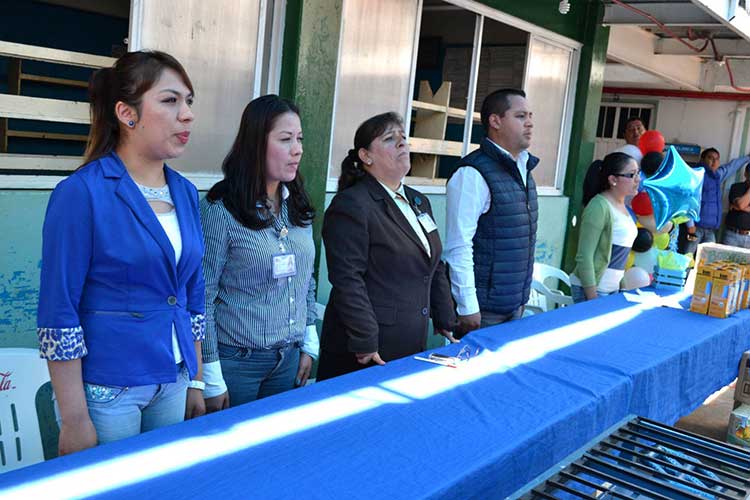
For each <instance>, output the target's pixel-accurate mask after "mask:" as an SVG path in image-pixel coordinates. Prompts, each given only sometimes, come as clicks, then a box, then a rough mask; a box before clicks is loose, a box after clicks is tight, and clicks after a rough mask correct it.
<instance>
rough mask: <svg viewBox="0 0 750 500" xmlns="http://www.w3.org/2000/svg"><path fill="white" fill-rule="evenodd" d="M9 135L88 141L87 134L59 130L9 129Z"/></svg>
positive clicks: (25, 137) (27, 137) (26, 137)
mask: <svg viewBox="0 0 750 500" xmlns="http://www.w3.org/2000/svg"><path fill="white" fill-rule="evenodd" d="M8 137H22V138H24V139H51V140H55V141H78V142H86V141H88V136H87V135H81V134H60V133H57V132H31V131H28V130H8Z"/></svg>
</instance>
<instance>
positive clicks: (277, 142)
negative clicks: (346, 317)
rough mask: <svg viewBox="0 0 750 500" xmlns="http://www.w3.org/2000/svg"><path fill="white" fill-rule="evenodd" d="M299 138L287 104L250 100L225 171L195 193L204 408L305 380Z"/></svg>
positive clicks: (269, 98)
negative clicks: (201, 251) (202, 282)
mask: <svg viewBox="0 0 750 500" xmlns="http://www.w3.org/2000/svg"><path fill="white" fill-rule="evenodd" d="M302 139H303V136H302V126H301V123H300V117H299V110H298V109H297V107H296V106H295V105H294V104H293V103H291V102H290V101H287V100H286V99H282V98H280V97H278V96H276V95H266V96H262V97H258V98H257V99H254V100H253V101H251V102H250V103H249V104H248V105H247V106H246V107H245V111H244V112H243V113H242V118H241V120H240V128H239V131H238V132H237V138H236V139H235V141H234V144H233V145H232V148H231V150H230V151H229V154H227V156H226V158H225V159H224V163H223V164H222V171H223V173H224V179H223V180H222V181H219V182H218V183H217V184H215V185H214V186H213V187H212V188H211V190H210V191H209V192H208V194H207V195H206V198H205V199H204V200H203V201H201V220H202V221H203V233H204V237H205V244H206V254H205V257H204V259H203V267H204V272H205V277H206V297H205V300H206V340H205V342H204V349H203V363H204V378H205V381H206V392H205V397H206V408H207V411H209V412H211V411H216V410H220V409H223V408H226V407H228V406H229V404H230V403H231V404H232V405H233V406H238V405H241V404H244V403H247V402H250V401H254V400H256V399H259V398H263V397H266V396H271V395H273V394H277V393H280V392H283V391H287V390H289V389H292V388H294V387H295V386H301V385H304V384H305V383H306V382H307V379H308V377H309V376H310V370H311V368H312V362H313V359H314V358H316V357H317V356H318V334H317V331H316V329H315V319H316V315H315V280H314V279H313V267H314V262H315V244H314V243H313V236H312V222H313V219H314V217H315V210H314V209H313V207H312V204H311V202H310V197H309V196H308V195H307V192H306V191H305V187H304V183H303V180H302V176H301V175H300V173H299V163H300V160H301V158H302Z"/></svg>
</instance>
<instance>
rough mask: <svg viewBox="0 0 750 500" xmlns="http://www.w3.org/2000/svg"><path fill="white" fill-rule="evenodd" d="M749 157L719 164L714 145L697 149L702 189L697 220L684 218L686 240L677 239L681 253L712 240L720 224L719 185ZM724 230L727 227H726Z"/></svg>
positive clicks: (695, 248)
mask: <svg viewBox="0 0 750 500" xmlns="http://www.w3.org/2000/svg"><path fill="white" fill-rule="evenodd" d="M748 161H750V157H748V156H743V157H741V158H737V159H735V160H732V161H730V162H729V163H725V164H724V165H721V166H719V164H720V162H721V157H720V156H719V152H718V151H717V150H716V149H715V148H706V149H704V150H703V152H702V153H701V161H700V163H699V164H698V166H699V167H703V168H704V169H705V171H706V173H705V175H704V176H703V191H702V193H701V212H700V220H699V221H698V222H693V221H688V223H687V234H686V238H685V240H686V241H681V242H680V243H681V244H680V247H681V248H680V250H681V251H682V252H683V253H688V252H690V253H695V251H696V250H697V249H698V244H699V243H714V242H715V241H716V230H717V229H719V226H721V215H722V212H723V209H722V203H721V202H722V194H721V186H722V184H723V183H724V181H725V180H727V178H728V177H729V176H732V175H734V174H735V172H737V170H739V169H740V168H741V167H742V166H743V165H745V164H746V163H747V162H748ZM728 230H731V228H730V229H728Z"/></svg>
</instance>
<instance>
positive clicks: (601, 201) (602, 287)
mask: <svg viewBox="0 0 750 500" xmlns="http://www.w3.org/2000/svg"><path fill="white" fill-rule="evenodd" d="M639 180H640V170H639V168H638V163H637V162H636V161H635V159H633V158H632V157H631V156H629V155H627V154H625V153H610V154H608V155H607V156H605V157H604V160H603V161H602V162H600V163H599V162H596V163H594V164H592V166H591V167H590V168H589V171H588V172H587V174H586V180H585V183H584V188H583V205H584V207H585V208H584V210H583V215H582V216H581V228H580V232H579V237H578V251H577V253H576V267H575V269H574V270H573V272H572V273H571V274H570V284H571V294H572V296H573V300H574V301H575V302H583V301H586V300H592V299H595V298H597V297H599V296H602V295H610V294H613V293H617V292H619V291H620V281H621V280H622V278H623V275H624V273H625V262H626V261H627V258H628V253H629V252H630V248H631V246H632V245H633V241H634V240H635V239H636V236H637V235H638V229H637V228H636V225H635V222H634V221H633V218H632V216H631V215H630V212H629V211H628V209H627V208H626V206H625V198H626V197H627V196H632V195H634V194H635V193H636V192H637V191H638V181H639Z"/></svg>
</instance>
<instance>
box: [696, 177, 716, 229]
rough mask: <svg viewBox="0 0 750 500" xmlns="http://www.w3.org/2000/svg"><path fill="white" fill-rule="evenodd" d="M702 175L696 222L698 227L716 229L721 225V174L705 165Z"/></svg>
mask: <svg viewBox="0 0 750 500" xmlns="http://www.w3.org/2000/svg"><path fill="white" fill-rule="evenodd" d="M699 166H702V167H703V168H704V169H705V172H706V173H705V175H704V176H703V192H702V193H701V214H700V215H701V218H700V220H699V221H698V222H697V225H698V226H699V227H703V228H706V229H718V228H719V226H720V225H721V176H720V175H719V174H718V172H712V171H711V169H710V168H708V167H706V166H705V165H699Z"/></svg>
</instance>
